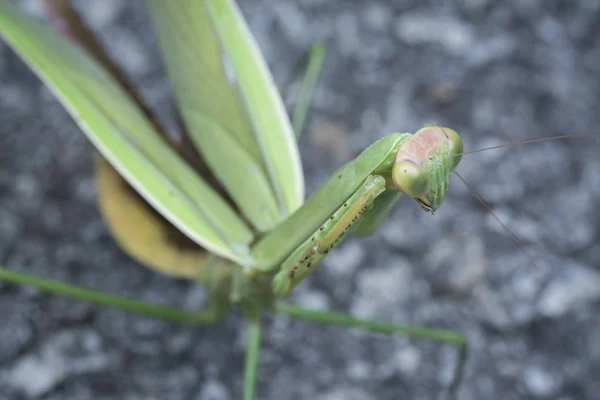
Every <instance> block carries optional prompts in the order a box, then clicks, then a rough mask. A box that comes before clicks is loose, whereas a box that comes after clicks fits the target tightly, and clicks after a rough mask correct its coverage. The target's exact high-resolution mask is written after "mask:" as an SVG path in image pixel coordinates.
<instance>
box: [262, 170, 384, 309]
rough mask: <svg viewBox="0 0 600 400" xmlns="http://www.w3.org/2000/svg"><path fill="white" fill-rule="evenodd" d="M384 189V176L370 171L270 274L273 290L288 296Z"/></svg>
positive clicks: (280, 294)
mask: <svg viewBox="0 0 600 400" xmlns="http://www.w3.org/2000/svg"><path fill="white" fill-rule="evenodd" d="M384 191H385V179H384V178H383V177H381V176H379V175H369V176H368V177H367V179H365V181H364V182H363V184H362V185H361V187H360V188H358V190H357V191H356V192H354V194H352V195H351V196H350V198H348V199H347V200H346V201H345V202H344V203H343V204H342V205H341V206H340V207H339V208H338V209H337V210H336V211H335V212H334V213H333V215H331V217H329V218H328V219H327V220H326V221H325V223H323V225H321V227H320V228H319V229H318V230H317V231H316V232H315V233H314V234H313V235H311V236H310V237H309V238H308V239H306V241H304V243H302V245H300V246H299V247H298V248H297V249H296V250H295V251H294V252H292V254H291V255H290V256H289V257H288V258H287V260H285V261H284V262H283V264H282V266H281V269H280V270H279V272H278V273H277V275H275V277H274V278H273V292H274V293H275V295H276V296H278V297H285V296H288V295H289V294H290V293H291V291H292V289H293V288H294V287H295V286H296V285H297V284H298V283H300V282H301V281H302V280H303V279H304V278H305V277H306V276H307V275H308V274H309V272H310V271H311V270H312V269H314V267H315V266H317V265H318V264H319V262H320V261H321V260H322V259H323V258H324V257H325V256H326V255H327V253H329V252H330V251H331V250H332V249H333V248H334V247H335V246H337V244H338V243H339V242H340V241H341V240H342V239H344V238H345V237H346V235H348V233H349V232H350V231H351V230H352V228H353V227H354V225H355V224H356V223H357V222H358V221H359V220H360V218H361V216H362V214H363V213H364V212H366V211H367V210H369V209H370V208H371V207H372V206H373V201H374V200H375V199H376V198H377V196H379V195H380V194H381V193H383V192H384Z"/></svg>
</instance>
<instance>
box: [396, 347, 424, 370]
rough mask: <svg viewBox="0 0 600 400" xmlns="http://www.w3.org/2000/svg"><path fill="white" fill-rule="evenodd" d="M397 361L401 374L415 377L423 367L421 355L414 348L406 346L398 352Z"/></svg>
mask: <svg viewBox="0 0 600 400" xmlns="http://www.w3.org/2000/svg"><path fill="white" fill-rule="evenodd" d="M396 361H397V363H398V369H399V370H400V372H402V373H403V374H405V375H409V376H413V375H414V374H415V373H416V372H417V370H418V369H419V366H420V365H421V353H420V352H419V350H418V349H417V348H416V347H414V346H405V347H403V348H402V349H401V350H400V351H399V352H398V354H397V356H396Z"/></svg>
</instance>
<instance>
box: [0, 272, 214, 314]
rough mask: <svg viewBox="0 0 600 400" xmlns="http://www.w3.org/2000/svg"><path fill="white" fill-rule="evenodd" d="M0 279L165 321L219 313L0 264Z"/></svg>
mask: <svg viewBox="0 0 600 400" xmlns="http://www.w3.org/2000/svg"><path fill="white" fill-rule="evenodd" d="M0 281H4V282H9V283H13V284H17V285H26V286H33V287H35V288H37V289H40V290H42V291H44V292H48V293H52V294H57V295H61V296H67V297H72V298H75V299H79V300H84V301H89V302H91V303H95V304H99V305H103V306H108V307H114V308H118V309H120V310H124V311H130V312H134V313H137V314H143V315H147V316H149V317H154V318H160V319H164V320H168V321H173V322H179V323H189V324H212V323H214V322H217V321H218V320H219V319H220V318H221V316H220V315H218V314H217V313H215V312H214V311H213V310H212V309H208V310H206V311H200V312H193V311H185V310H181V309H178V308H174V307H168V306H162V305H157V304H154V303H149V302H145V301H140V300H134V299H130V298H127V297H121V296H115V295H111V294H108V293H105V292H102V291H99V290H93V289H88V288H84V287H80V286H75V285H69V284H66V283H61V282H57V281H54V280H51V279H45V278H39V277H35V276H32V275H29V274H25V273H22V272H17V271H13V270H9V269H6V268H4V267H2V266H0Z"/></svg>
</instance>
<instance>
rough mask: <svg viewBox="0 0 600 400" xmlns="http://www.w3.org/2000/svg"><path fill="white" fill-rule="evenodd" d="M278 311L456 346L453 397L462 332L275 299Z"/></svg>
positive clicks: (463, 354)
mask: <svg viewBox="0 0 600 400" xmlns="http://www.w3.org/2000/svg"><path fill="white" fill-rule="evenodd" d="M274 311H275V312H276V313H278V314H283V315H287V316H290V317H292V318H295V319H302V320H307V321H313V322H318V323H322V324H329V325H338V326H346V327H351V328H359V329H363V330H366V331H371V332H378V333H383V334H387V335H394V334H403V335H406V336H409V337H415V338H420V339H429V340H434V341H437V342H441V343H445V344H448V345H451V346H455V347H457V349H458V360H457V363H456V368H455V370H454V374H453V377H452V381H451V383H450V386H449V387H448V398H450V399H456V398H457V392H458V389H459V387H460V384H461V381H462V378H463V376H464V370H465V365H466V360H467V354H468V346H467V338H466V337H465V335H464V334H462V333H460V332H457V331H452V330H448V329H435V328H426V327H418V326H412V325H402V324H394V323H390V322H385V321H377V320H369V319H362V318H356V317H353V316H352V315H350V314H346V313H339V312H333V311H317V310H310V309H306V308H302V307H297V306H294V305H292V304H289V303H285V302H278V303H276V305H275V307H274Z"/></svg>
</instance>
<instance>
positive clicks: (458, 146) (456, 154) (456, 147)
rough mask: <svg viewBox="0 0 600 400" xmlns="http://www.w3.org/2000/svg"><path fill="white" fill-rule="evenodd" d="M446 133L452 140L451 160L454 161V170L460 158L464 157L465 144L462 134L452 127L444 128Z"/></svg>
mask: <svg viewBox="0 0 600 400" xmlns="http://www.w3.org/2000/svg"><path fill="white" fill-rule="evenodd" d="M442 131H443V132H444V135H446V137H447V138H448V140H449V141H450V162H451V163H452V164H451V165H452V170H454V168H456V166H457V165H458V163H459V162H460V160H461V159H462V153H463V144H462V140H461V138H460V136H458V133H456V131H455V130H453V129H450V128H442Z"/></svg>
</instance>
